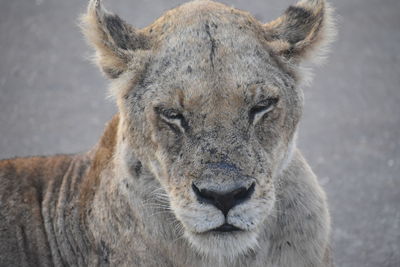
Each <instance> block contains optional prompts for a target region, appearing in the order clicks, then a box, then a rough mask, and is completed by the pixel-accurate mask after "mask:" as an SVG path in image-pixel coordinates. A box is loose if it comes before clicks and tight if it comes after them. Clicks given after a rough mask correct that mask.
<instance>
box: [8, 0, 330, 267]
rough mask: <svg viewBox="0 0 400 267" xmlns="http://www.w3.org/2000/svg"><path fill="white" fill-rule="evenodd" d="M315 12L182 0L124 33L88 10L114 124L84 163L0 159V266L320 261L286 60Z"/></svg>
mask: <svg viewBox="0 0 400 267" xmlns="http://www.w3.org/2000/svg"><path fill="white" fill-rule="evenodd" d="M329 10H330V9H329V7H328V6H327V4H326V3H325V1H323V0H309V1H306V0H304V1H301V2H299V3H298V4H297V5H295V6H292V7H290V8H289V9H288V10H287V11H286V12H285V14H284V15H282V16H281V17H280V18H278V19H276V20H275V21H272V22H270V23H267V24H261V23H259V22H258V21H257V20H255V19H254V18H253V17H252V16H251V15H250V14H248V13H246V12H243V11H240V10H236V9H233V8H230V7H227V6H224V5H222V4H219V3H215V2H211V1H193V2H190V3H188V4H185V5H182V6H180V7H178V8H176V9H173V10H171V11H168V12H167V13H165V14H164V15H163V16H162V17H161V18H160V19H158V20H157V21H156V22H154V23H153V24H151V25H150V26H148V27H146V28H144V29H141V30H138V29H135V28H134V27H132V26H130V25H128V24H126V23H125V22H124V21H123V20H122V19H120V18H119V17H118V16H116V15H114V14H111V13H109V12H107V11H106V10H105V9H104V8H103V7H102V5H101V3H100V1H98V0H93V1H90V4H89V8H88V11H87V13H86V14H85V15H84V17H83V20H82V21H83V23H82V25H83V26H82V27H83V30H84V33H85V35H86V37H87V39H88V41H89V43H90V44H92V45H93V47H94V48H95V50H96V58H97V63H98V65H99V66H100V68H101V70H102V71H103V73H104V74H105V75H106V76H107V77H108V78H109V79H110V80H111V92H112V94H113V95H114V97H115V99H116V102H117V105H118V108H119V111H118V114H117V115H115V117H114V118H113V119H112V121H110V122H109V123H108V125H107V127H106V129H105V131H104V134H103V136H102V138H101V139H100V141H99V143H98V144H97V145H96V146H95V147H94V148H93V149H92V150H91V151H89V152H88V153H86V154H80V155H68V156H54V157H34V158H23V159H12V160H3V161H1V162H0V197H1V198H0V200H1V202H0V230H1V231H0V235H1V239H0V249H1V252H0V265H11V266H13V265H16V266H270V267H273V266H274V267H275V266H282V267H292V266H293V267H294V266H296V267H301V266H304V267H306V266H307V267H313V266H315V267H322V266H330V264H331V260H330V253H329V235H330V219H329V212H328V207H327V203H326V197H325V194H324V192H323V190H322V189H321V187H320V186H319V184H318V182H317V179H316V177H315V175H314V174H313V172H312V171H311V169H310V167H309V166H308V164H307V163H306V161H305V160H304V158H303V157H302V155H301V153H300V151H298V149H297V148H296V142H295V141H296V131H297V125H298V122H299V120H300V117H301V113H302V105H303V95H302V91H301V89H300V88H299V83H300V80H301V76H302V72H301V71H300V69H301V68H300V63H301V62H302V60H304V59H305V58H307V57H309V55H310V54H313V53H314V54H319V52H318V51H317V50H316V49H317V48H320V47H324V45H325V43H326V39H327V38H328V37H329V34H330V31H329V30H330V27H331V24H330V13H329ZM328 39H329V38H328Z"/></svg>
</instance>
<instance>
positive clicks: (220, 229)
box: [211, 224, 241, 233]
mask: <svg viewBox="0 0 400 267" xmlns="http://www.w3.org/2000/svg"><path fill="white" fill-rule="evenodd" d="M211 231H213V232H224V233H226V232H235V231H241V229H239V228H237V227H236V226H233V225H231V224H223V225H221V226H220V227H218V228H215V229H212V230H211Z"/></svg>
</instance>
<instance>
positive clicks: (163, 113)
mask: <svg viewBox="0 0 400 267" xmlns="http://www.w3.org/2000/svg"><path fill="white" fill-rule="evenodd" d="M154 110H155V112H156V113H157V114H158V115H159V117H160V118H161V120H163V121H164V122H165V123H167V124H168V126H170V127H171V129H172V130H174V131H175V132H176V131H180V132H185V131H186V130H187V128H188V124H187V122H186V120H185V117H184V116H183V115H182V114H181V113H179V111H177V110H175V109H166V108H163V107H155V108H154Z"/></svg>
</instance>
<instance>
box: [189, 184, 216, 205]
mask: <svg viewBox="0 0 400 267" xmlns="http://www.w3.org/2000/svg"><path fill="white" fill-rule="evenodd" d="M192 189H193V191H194V193H195V195H196V196H197V198H198V199H199V200H201V201H203V202H212V201H214V197H215V195H214V194H213V192H212V191H209V190H207V189H201V190H200V189H199V188H198V187H197V186H196V185H195V184H192Z"/></svg>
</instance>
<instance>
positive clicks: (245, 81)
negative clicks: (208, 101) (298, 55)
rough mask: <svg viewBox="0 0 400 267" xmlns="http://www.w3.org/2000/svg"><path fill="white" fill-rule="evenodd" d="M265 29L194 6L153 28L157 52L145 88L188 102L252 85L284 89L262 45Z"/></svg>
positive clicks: (231, 13)
mask: <svg viewBox="0 0 400 267" xmlns="http://www.w3.org/2000/svg"><path fill="white" fill-rule="evenodd" d="M261 27H262V26H261V24H260V23H259V22H258V21H256V20H255V19H254V18H253V17H251V16H250V15H249V14H247V13H245V12H242V11H238V10H235V9H232V8H229V7H226V6H223V5H221V4H217V3H212V2H211V3H210V2H207V1H204V2H192V3H190V4H189V5H185V6H183V7H180V8H178V9H176V10H173V11H171V12H169V13H167V14H166V15H165V16H164V17H163V18H162V19H160V20H159V21H157V22H156V23H155V26H154V25H153V28H155V29H156V28H158V31H159V34H160V36H161V37H160V40H159V44H160V45H159V47H158V49H157V50H156V51H155V53H154V55H153V59H152V63H151V65H150V67H149V69H148V75H147V76H148V77H147V80H148V81H147V83H148V84H151V86H152V87H154V88H162V90H163V91H164V92H165V93H166V95H168V92H169V91H171V92H175V91H176V90H181V91H182V92H183V93H182V95H183V96H184V98H195V97H201V96H204V95H206V96H207V97H208V98H209V97H213V96H214V95H216V96H221V95H234V94H236V95H244V94H246V93H247V89H248V88H249V87H252V86H253V85H255V84H257V85H262V86H263V87H264V88H268V87H274V88H276V87H278V88H279V87H282V85H283V84H284V77H285V76H287V75H286V73H285V70H284V69H283V68H282V67H281V65H280V64H279V62H278V60H277V59H276V58H275V57H274V56H273V55H271V54H270V52H269V49H268V47H267V45H266V42H265V41H263V32H262V28H261Z"/></svg>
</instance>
